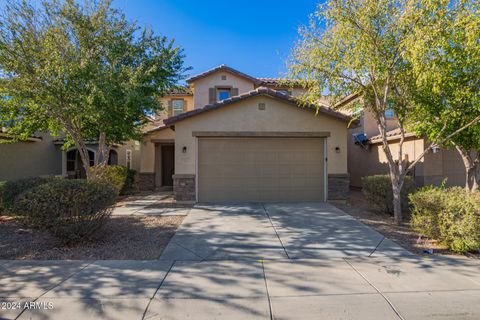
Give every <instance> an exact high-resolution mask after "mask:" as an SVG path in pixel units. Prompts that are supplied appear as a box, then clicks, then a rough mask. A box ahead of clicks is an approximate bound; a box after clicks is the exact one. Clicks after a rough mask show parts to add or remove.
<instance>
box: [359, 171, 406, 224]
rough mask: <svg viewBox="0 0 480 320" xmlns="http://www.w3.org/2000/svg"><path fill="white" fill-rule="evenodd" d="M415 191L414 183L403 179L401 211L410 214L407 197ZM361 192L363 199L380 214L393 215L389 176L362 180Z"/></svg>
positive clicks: (375, 176)
mask: <svg viewBox="0 0 480 320" xmlns="http://www.w3.org/2000/svg"><path fill="white" fill-rule="evenodd" d="M414 191H415V183H414V181H413V180H412V179H411V178H410V177H408V176H407V177H405V182H404V183H403V188H402V193H401V196H402V211H403V212H404V213H408V212H410V206H409V202H408V195H409V194H410V193H412V192H414ZM362 192H363V195H364V196H365V199H366V200H367V201H368V202H369V203H371V204H372V205H374V206H375V207H377V208H378V209H380V210H381V211H382V212H384V213H387V214H390V215H393V191H392V182H391V180H390V176H389V175H374V176H367V177H363V178H362Z"/></svg>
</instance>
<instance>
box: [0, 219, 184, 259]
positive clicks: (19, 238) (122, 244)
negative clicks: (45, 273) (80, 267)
mask: <svg viewBox="0 0 480 320" xmlns="http://www.w3.org/2000/svg"><path fill="white" fill-rule="evenodd" d="M183 218H184V216H175V215H170V216H112V217H111V218H110V220H109V221H108V223H107V225H106V226H105V229H104V232H103V233H102V234H101V235H100V236H99V237H98V239H96V240H95V241H91V242H88V243H82V244H79V245H76V246H71V247H69V246H62V245H60V244H59V243H58V241H56V239H55V238H53V237H51V236H49V235H48V234H44V233H41V232H38V231H34V230H30V229H25V228H24V227H23V226H22V225H21V224H19V223H18V222H16V221H15V220H13V219H12V218H11V217H8V216H1V215H0V259H25V260H30V259H32V260H83V259H94V260H96V259H99V260H106V259H109V260H150V259H158V258H159V257H160V255H161V253H162V251H163V249H164V248H165V246H166V245H167V244H168V242H169V240H170V238H171V237H172V236H173V235H174V233H175V231H176V230H177V228H178V226H179V225H180V224H181V223H182V221H183Z"/></svg>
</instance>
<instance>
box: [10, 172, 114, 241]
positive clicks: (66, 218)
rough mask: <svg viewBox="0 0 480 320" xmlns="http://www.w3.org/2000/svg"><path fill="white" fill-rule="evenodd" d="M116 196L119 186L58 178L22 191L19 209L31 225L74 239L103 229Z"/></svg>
mask: <svg viewBox="0 0 480 320" xmlns="http://www.w3.org/2000/svg"><path fill="white" fill-rule="evenodd" d="M116 197H117V190H116V189H115V188H114V187H113V186H111V185H110V184H105V183H100V182H95V181H87V180H63V179H58V180H54V181H51V182H48V183H45V184H42V185H40V186H38V187H36V188H34V189H31V190H30V191H28V192H26V193H23V194H22V195H20V196H19V197H18V200H17V203H16V204H15V212H16V213H18V215H19V218H20V220H21V221H22V222H23V223H24V224H25V225H27V226H28V227H31V228H34V229H40V230H45V231H48V232H50V233H51V234H53V235H54V236H56V237H57V238H59V239H60V240H61V241H62V242H63V243H74V242H79V241H82V240H85V239H88V238H91V237H93V236H94V235H96V234H97V233H98V232H99V231H100V230H101V229H102V227H103V226H104V224H105V222H106V221H107V220H108V218H109V216H110V214H111V212H112V205H113V204H114V203H115V199H116Z"/></svg>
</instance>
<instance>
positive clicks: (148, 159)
mask: <svg viewBox="0 0 480 320" xmlns="http://www.w3.org/2000/svg"><path fill="white" fill-rule="evenodd" d="M161 140H164V141H174V140H175V131H173V130H172V129H170V128H167V129H164V130H160V131H156V132H153V133H151V134H148V135H146V136H145V137H144V140H143V142H142V148H141V155H140V157H141V162H140V172H142V173H153V172H155V141H157V142H160V141H161Z"/></svg>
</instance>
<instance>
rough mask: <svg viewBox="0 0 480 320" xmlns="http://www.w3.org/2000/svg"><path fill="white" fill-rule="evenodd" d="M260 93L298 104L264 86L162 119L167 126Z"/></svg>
mask: <svg viewBox="0 0 480 320" xmlns="http://www.w3.org/2000/svg"><path fill="white" fill-rule="evenodd" d="M260 95H264V96H269V97H271V98H274V99H278V100H281V101H284V102H287V103H290V104H293V105H296V106H298V104H299V100H298V99H295V98H294V97H291V96H289V95H286V94H283V93H281V92H279V91H277V90H273V89H270V88H266V87H259V88H257V89H255V90H252V91H249V92H246V93H243V94H240V95H238V96H235V97H231V98H229V99H225V100H222V101H219V102H217V103H213V104H209V105H206V106H205V107H203V108H199V109H194V110H191V111H187V112H185V113H181V114H179V115H176V116H173V117H170V118H167V119H165V120H163V122H164V123H165V125H167V126H169V125H172V124H174V123H175V122H178V121H181V120H184V119H187V118H191V117H193V116H196V115H198V114H201V113H205V112H208V111H211V110H216V109H220V108H222V107H225V106H228V105H231V104H233V103H235V102H238V101H242V100H246V99H248V98H251V97H255V96H260ZM305 108H306V109H309V110H312V111H317V109H318V112H319V113H323V114H326V115H329V116H332V117H335V118H338V119H341V120H343V121H350V120H351V119H352V118H351V117H349V116H347V115H345V114H343V113H341V112H339V111H336V110H333V109H331V108H328V107H325V106H322V105H315V104H308V105H306V106H305Z"/></svg>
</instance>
